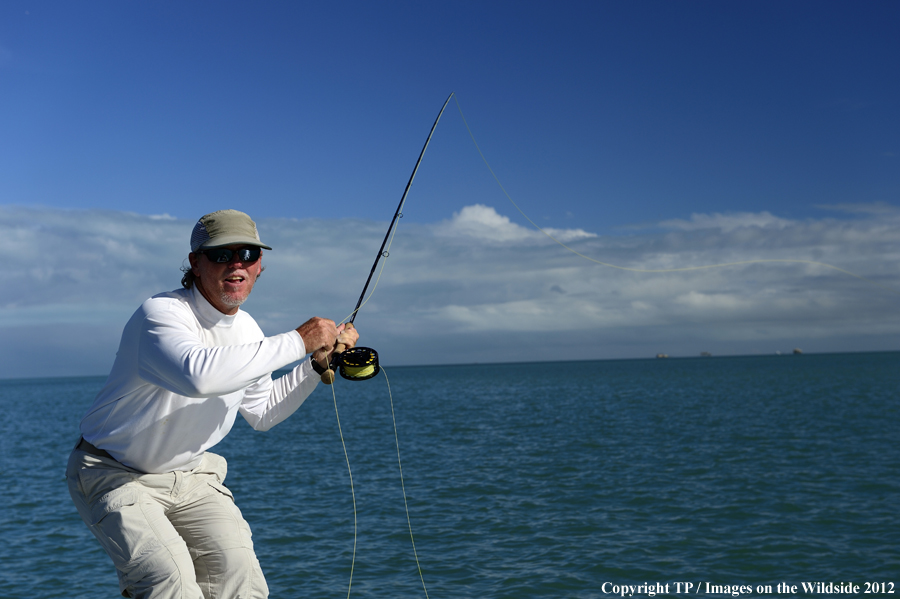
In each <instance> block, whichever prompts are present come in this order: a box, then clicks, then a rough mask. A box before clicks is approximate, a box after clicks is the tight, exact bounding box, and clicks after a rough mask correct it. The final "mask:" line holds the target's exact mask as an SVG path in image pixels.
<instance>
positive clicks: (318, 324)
mask: <svg viewBox="0 0 900 599" xmlns="http://www.w3.org/2000/svg"><path fill="white" fill-rule="evenodd" d="M296 330H297V332H298V333H300V337H302V338H303V344H304V345H305V346H306V351H307V353H313V352H316V351H319V350H324V351H325V352H326V353H327V352H331V350H333V349H334V342H335V341H336V340H337V338H338V335H339V334H340V332H339V331H338V328H337V326H336V325H335V324H334V321H333V320H328V319H327V318H319V317H318V316H314V317H313V318H310V319H309V320H307V321H306V322H304V323H303V324H301V325H300V326H299V327H297V329H296Z"/></svg>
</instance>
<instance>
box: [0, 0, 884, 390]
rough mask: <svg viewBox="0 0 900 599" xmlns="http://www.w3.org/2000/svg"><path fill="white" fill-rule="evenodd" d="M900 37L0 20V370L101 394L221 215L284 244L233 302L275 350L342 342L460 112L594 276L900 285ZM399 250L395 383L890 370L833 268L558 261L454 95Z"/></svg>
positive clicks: (114, 15)
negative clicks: (609, 371)
mask: <svg viewBox="0 0 900 599" xmlns="http://www.w3.org/2000/svg"><path fill="white" fill-rule="evenodd" d="M898 21H900V5H898V4H897V3H895V2H867V3H850V2H842V3H834V2H753V3H749V2H748V3H723V2H557V3H549V2H522V1H517V2H489V3H476V2H454V3H440V4H438V3H415V2H389V3H388V2H384V3H379V2H335V3H305V2H267V3H252V4H251V3H238V2H204V1H195V2H190V3H179V2H165V1H163V2H152V3H150V2H132V3H120V2H91V3H77V4H76V3H68V2H33V1H24V2H19V1H10V2H6V3H4V4H3V6H2V7H0V234H2V238H0V244H2V247H3V248H4V249H5V250H6V251H8V252H11V253H14V254H16V255H18V254H21V250H22V249H23V248H28V249H29V251H28V252H27V253H28V257H27V258H25V259H24V260H22V261H21V263H19V264H13V265H10V264H7V273H8V275H9V277H10V280H11V282H12V285H10V287H9V288H8V289H9V292H8V293H7V294H6V297H5V298H4V299H3V300H0V333H2V340H0V356H2V357H3V358H4V360H3V362H5V365H4V366H3V367H0V377H4V376H32V375H38V374H45V373H50V374H102V373H103V372H104V371H105V370H106V369H108V366H109V364H111V361H112V356H113V355H114V352H115V346H116V339H117V337H118V334H119V332H120V330H121V326H122V324H124V321H125V319H127V316H128V315H129V314H130V313H131V311H133V310H134V308H135V307H136V306H137V304H138V303H139V302H140V301H141V300H142V299H143V298H145V297H147V296H149V295H151V294H152V293H155V292H157V291H162V290H165V289H170V288H173V287H175V286H177V284H178V277H177V276H176V275H177V269H178V266H179V265H180V264H181V262H182V260H183V258H184V255H185V254H186V252H187V237H188V235H189V232H190V228H191V226H192V225H193V222H195V221H196V219H197V218H198V217H199V216H201V215H202V214H205V213H207V212H210V211H213V210H217V209H220V208H225V207H228V208H238V209H243V210H245V211H246V212H248V213H250V214H251V215H252V216H254V218H256V219H257V221H258V222H259V224H260V229H261V231H263V233H264V234H268V235H269V236H270V237H271V238H272V239H274V240H277V241H278V242H279V243H280V244H281V245H280V246H279V245H276V244H275V243H273V242H270V244H272V245H273V246H274V247H275V248H276V249H275V251H273V252H271V253H270V254H267V256H266V258H265V260H266V261H267V264H268V265H269V269H268V270H267V273H266V275H265V278H264V280H261V282H260V287H259V288H258V289H257V291H256V292H255V293H254V296H253V297H252V298H251V300H250V302H248V304H247V309H248V311H250V312H251V313H252V314H253V315H254V316H255V317H256V318H257V320H259V321H260V322H261V324H262V325H263V328H264V329H265V330H267V331H268V332H272V333H275V332H280V331H281V330H286V329H287V328H293V327H294V326H296V325H297V324H299V322H301V321H302V320H305V318H306V317H308V316H309V315H312V314H317V315H321V316H328V317H332V318H335V319H340V318H343V316H344V315H345V314H346V313H347V312H349V311H350V310H351V309H352V307H353V304H354V303H355V300H356V297H357V295H358V294H359V290H360V289H361V286H362V283H363V282H364V280H365V275H366V274H367V272H368V269H369V268H370V266H371V261H372V260H373V258H374V253H375V251H376V250H377V247H378V244H379V243H380V238H381V237H382V236H383V234H384V230H385V228H386V226H387V223H388V221H389V219H390V217H391V215H392V214H393V210H394V208H395V207H396V204H397V201H398V200H399V198H400V194H401V193H402V191H403V188H404V186H405V184H406V181H407V179H408V177H409V173H410V171H411V169H412V167H413V165H414V163H415V160H416V158H417V156H418V153H419V150H420V149H421V146H422V143H423V142H424V139H425V136H426V135H427V133H428V129H429V127H430V126H431V123H432V122H433V120H434V118H435V116H436V114H437V111H438V110H439V108H440V106H441V104H442V103H443V101H444V100H445V99H446V97H447V95H448V94H449V93H450V92H455V93H456V94H457V98H458V100H459V102H460V105H461V106H462V109H463V110H464V111H465V114H466V118H467V120H468V122H469V124H470V126H471V127H472V130H473V132H474V134H475V136H476V137H477V139H478V143H479V144H480V146H481V148H482V150H483V151H484V153H485V155H486V157H487V159H488V160H489V161H490V163H491V166H492V167H493V169H494V171H495V172H496V173H497V176H498V177H499V178H500V180H501V181H502V182H503V185H504V187H505V188H506V189H507V191H509V193H510V194H511V195H512V197H513V199H514V200H515V201H516V203H517V204H518V205H519V206H520V207H521V209H522V210H523V211H524V212H525V213H526V214H528V215H529V217H530V218H532V219H533V220H534V221H535V222H537V223H538V224H540V225H541V226H542V227H549V228H552V229H553V230H554V231H556V233H557V234H558V235H559V236H561V237H563V238H565V239H566V240H569V241H571V243H572V245H573V247H575V248H576V249H578V251H580V252H583V253H585V254H586V255H589V256H592V257H595V258H596V259H598V260H601V261H605V262H612V263H617V264H622V265H626V266H631V267H635V268H678V267H684V266H696V265H702V264H709V263H717V262H723V261H738V260H751V259H799V260H813V261H820V262H827V263H829V264H834V265H836V266H838V267H840V268H843V269H846V270H850V271H852V272H854V273H856V274H859V275H861V276H864V277H866V278H867V279H871V280H873V281H876V282H877V283H879V284H880V285H884V286H886V287H889V288H893V289H900V281H898V276H897V266H898V263H900V256H898V251H897V246H896V239H897V234H896V231H897V229H896V225H897V224H900V76H898V73H897V69H896V63H897V60H898V58H900V41H898V37H897V36H896V33H895V26H896V23H897V22H898ZM264 238H265V235H264ZM396 244H397V245H396V246H395V248H394V249H393V250H392V255H391V259H390V260H389V266H388V267H387V270H386V271H385V275H384V277H383V281H382V283H381V285H380V288H379V291H378V295H376V297H375V298H373V301H372V304H371V305H370V306H368V309H369V310H370V312H369V314H368V315H367V314H366V313H364V312H363V313H361V314H360V316H359V317H358V319H357V323H358V324H359V326H360V327H361V329H362V331H363V334H364V341H365V342H366V343H367V344H370V345H373V346H375V347H377V348H378V349H379V351H380V352H381V353H382V356H383V358H384V359H385V362H386V363H395V364H409V363H421V362H423V361H424V362H430V363H444V362H471V361H506V360H536V361H543V360H553V359H568V358H569V354H570V353H572V352H573V351H574V353H575V354H576V355H578V356H579V357H584V358H628V357H646V356H652V355H655V354H656V353H657V352H666V353H669V354H670V355H697V354H699V352H700V351H712V352H713V353H714V354H729V353H731V354H734V353H772V352H774V351H776V350H778V351H789V350H790V349H791V348H793V347H795V346H802V347H804V349H806V350H808V351H840V350H845V349H846V350H853V351H863V350H884V349H900V344H898V342H897V339H898V337H897V333H898V332H900V330H898V329H900V318H898V314H897V309H896V306H897V293H894V292H892V291H889V290H886V289H885V288H884V287H879V286H877V285H873V284H870V283H866V282H864V281H860V280H858V279H853V278H852V277H848V276H846V275H842V274H841V273H839V272H837V271H832V270H829V269H823V268H819V267H815V266H812V265H801V264H783V265H773V264H756V265H747V266H742V267H729V268H726V269H716V270H714V271H704V272H691V273H669V274H658V275H646V274H644V275H639V274H635V273H624V272H620V271H614V270H611V269H608V268H605V267H602V266H598V265H596V264H593V263H590V262H587V261H584V260H582V259H580V258H578V257H577V256H574V255H572V254H569V253H567V252H566V251H565V250H563V249H561V248H559V247H558V246H556V245H555V244H553V242H552V241H549V240H547V239H545V238H544V237H543V236H542V235H541V234H539V233H536V232H534V230H533V229H532V228H531V225H530V224H529V223H528V221H527V220H526V219H525V218H523V217H522V216H521V215H520V214H519V213H518V212H517V211H516V209H515V208H514V207H513V206H512V205H511V204H510V203H509V201H508V200H507V199H506V197H505V196H504V195H503V192H502V191H501V190H500V188H499V187H498V186H497V184H496V182H495V181H494V180H493V178H492V177H491V174H490V172H489V171H488V170H487V168H486V167H485V165H484V164H483V163H482V161H481V158H480V157H479V155H478V153H477V151H476V149H475V147H474V145H473V144H472V141H471V139H470V138H469V136H468V133H467V131H466V128H465V126H464V124H463V121H462V118H461V117H460V114H459V112H458V111H457V109H456V105H455V103H452V102H451V104H450V105H449V106H448V108H447V112H446V113H445V115H444V117H443V119H442V121H441V123H440V125H439V126H438V128H437V131H436V133H435V136H434V139H433V140H432V144H431V146H430V148H429V150H428V154H427V155H426V156H425V160H424V162H423V165H422V168H421V170H420V171H419V175H418V176H417V178H416V182H415V185H414V186H413V189H412V192H411V193H410V197H409V200H408V203H407V206H406V208H405V210H404V219H403V220H402V223H401V228H400V230H399V231H398V235H397V241H396ZM38 248H40V250H39V249H38ZM7 255H9V254H7ZM173 273H174V274H173ZM365 336H367V337H365ZM418 336H424V338H425V339H426V340H427V345H428V346H429V348H430V349H429V351H428V352H422V351H420V350H417V349H415V348H414V347H413V346H415V345H416V344H418V343H421V340H419V339H418ZM39 363H40V366H37V364H39ZM48 364H49V365H48Z"/></svg>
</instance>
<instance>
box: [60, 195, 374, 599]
mask: <svg viewBox="0 0 900 599" xmlns="http://www.w3.org/2000/svg"><path fill="white" fill-rule="evenodd" d="M262 249H266V250H271V249H272V248H270V247H269V246H267V245H266V244H264V243H262V242H261V241H260V239H259V234H258V233H257V231H256V224H255V223H254V222H253V221H252V220H251V219H250V217H249V216H247V215H246V214H244V213H243V212H238V211H236V210H221V211H219V212H213V213H212V214H207V215H206V216H204V217H203V218H201V219H200V220H199V221H198V222H197V224H196V225H195V226H194V230H193V233H192V234H191V253H190V254H189V255H188V259H189V260H190V268H189V269H187V268H186V269H184V270H185V273H184V278H183V279H182V281H181V284H182V286H183V289H178V290H175V291H171V292H168V293H161V294H159V295H156V296H154V297H152V298H150V299H148V300H147V301H145V302H144V303H143V304H142V305H141V307H140V308H139V309H138V310H137V312H135V313H134V315H133V316H132V317H131V320H129V321H128V324H126V325H125V330H124V331H123V333H122V341H121V343H120V345H119V351H118V353H117V354H116V360H115V364H113V368H112V371H111V372H110V374H109V378H108V379H107V382H106V385H105V386H104V387H103V389H102V390H101V391H100V393H99V395H97V398H96V399H95V400H94V404H93V405H92V406H91V408H90V409H89V410H88V412H87V414H86V415H85V417H84V419H83V420H82V421H81V434H82V439H81V440H80V441H79V443H78V445H77V447H76V448H75V450H74V451H73V452H72V455H71V456H70V458H69V464H68V468H67V471H66V478H67V480H68V486H69V492H70V493H71V495H72V499H73V501H74V502H75V506H76V507H77V508H78V513H79V514H81V518H82V519H83V520H84V522H85V524H87V525H88V528H90V530H91V532H92V533H94V535H95V536H96V537H97V539H99V541H100V544H101V545H102V546H103V548H104V549H105V550H106V552H107V553H108V554H109V556H110V557H111V558H112V560H113V564H115V567H116V571H117V573H118V576H119V587H120V589H121V591H122V596H124V597H135V598H149V597H153V599H175V598H178V599H200V598H206V599H210V598H212V597H216V598H223V599H237V598H238V597H240V598H241V599H251V598H253V599H255V598H260V597H267V596H268V587H267V586H266V581H265V579H264V578H263V573H262V570H261V569H260V566H259V562H258V561H257V559H256V555H255V554H254V551H253V543H252V542H251V540H250V527H249V526H248V525H247V522H246V521H245V520H244V518H243V516H242V515H241V512H240V510H239V509H238V508H237V506H236V505H235V503H234V499H233V497H232V495H231V491H229V490H228V489H227V488H226V487H225V484H224V482H225V473H226V470H227V464H226V462H225V459H224V458H223V457H221V456H219V455H216V454H214V453H212V452H209V451H207V450H208V449H210V448H212V447H213V446H214V445H215V444H216V443H218V442H219V441H221V440H222V438H224V437H225V435H227V434H228V431H230V430H231V427H232V425H233V424H234V420H235V418H236V417H237V414H238V412H240V414H241V415H242V416H243V417H244V419H246V420H247V422H249V423H250V425H251V426H252V427H253V428H254V429H256V430H260V431H264V430H268V429H269V428H271V427H272V426H274V425H276V424H278V423H279V422H281V421H282V420H284V419H285V418H287V417H288V416H290V415H291V414H292V413H293V412H294V410H296V409H297V408H298V407H299V406H300V404H301V403H303V400H304V399H306V397H307V396H309V394H310V393H311V392H312V390H313V389H314V388H315V386H316V384H317V382H318V381H319V378H320V377H319V374H321V372H322V371H323V370H324V368H325V367H326V366H327V364H328V361H329V359H330V356H331V353H332V352H333V350H334V347H335V344H336V343H343V344H344V345H346V346H347V347H348V348H350V347H353V346H354V345H355V344H356V341H357V339H358V338H359V334H358V333H357V332H356V330H355V329H354V328H352V327H349V328H346V329H345V327H344V325H341V326H339V327H337V326H335V323H334V322H333V321H331V320H327V319H324V318H312V319H310V320H308V321H307V322H305V323H304V324H302V325H300V326H299V327H298V328H297V329H296V330H294V331H290V332H287V333H283V334H281V335H274V336H272V337H266V336H265V335H264V334H263V332H262V330H260V328H259V326H258V325H257V324H256V321H254V320H253V318H252V317H251V316H250V315H249V314H247V313H246V312H243V311H241V310H240V305H241V303H243V302H244V300H246V299H247V296H248V295H250V291H251V290H252V289H253V284H254V283H255V282H256V279H257V278H258V277H259V275H260V273H261V272H262V270H263V268H262V264H261V262H262V260H261V254H262ZM307 353H311V355H310V359H309V360H304V361H303V362H301V364H300V365H299V366H297V367H296V368H294V369H293V370H292V371H291V372H290V373H289V374H287V375H285V376H283V377H282V378H280V379H278V380H277V381H273V380H272V377H271V373H272V372H273V371H275V370H278V369H279V368H283V367H284V366H286V365H288V364H291V363H292V362H296V361H297V360H301V359H303V358H304V356H305V355H306V354H307Z"/></svg>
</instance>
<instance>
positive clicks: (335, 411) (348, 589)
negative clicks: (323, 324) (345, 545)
mask: <svg viewBox="0 0 900 599" xmlns="http://www.w3.org/2000/svg"><path fill="white" fill-rule="evenodd" d="M329 387H331V397H332V398H333V399H334V416H335V418H337V425H338V433H339V434H340V436H341V447H342V448H343V450H344V460H345V461H346V462H347V474H348V475H349V476H350V496H351V497H352V498H353V555H352V557H351V558H350V581H349V582H348V583H347V599H350V589H351V588H352V587H353V569H354V566H356V491H355V490H354V488H353V471H351V470H350V457H349V456H348V455H347V444H346V443H345V442H344V431H343V429H342V428H341V416H340V414H338V405H337V395H336V394H335V392H334V387H335V386H334V385H329Z"/></svg>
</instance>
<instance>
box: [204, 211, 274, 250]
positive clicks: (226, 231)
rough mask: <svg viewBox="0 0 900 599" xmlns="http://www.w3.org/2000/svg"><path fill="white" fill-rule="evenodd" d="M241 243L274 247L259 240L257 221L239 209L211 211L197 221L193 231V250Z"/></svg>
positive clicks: (264, 247)
mask: <svg viewBox="0 0 900 599" xmlns="http://www.w3.org/2000/svg"><path fill="white" fill-rule="evenodd" d="M239 243H240V244H244V245H255V246H257V247H261V248H263V249H267V250H271V249H272V248H270V247H269V246H267V245H266V244H264V243H263V242H262V241H260V240H259V233H257V232H256V223H255V222H253V221H252V220H251V219H250V217H249V216H247V215H246V214H244V213H243V212H240V211H239V210H218V211H216V212H211V213H209V214H207V215H206V216H203V217H201V218H200V220H198V221H197V224H196V225H194V230H193V232H192V233H191V251H192V252H196V251H198V250H209V249H212V248H217V247H222V246H223V245H234V244H239Z"/></svg>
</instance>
